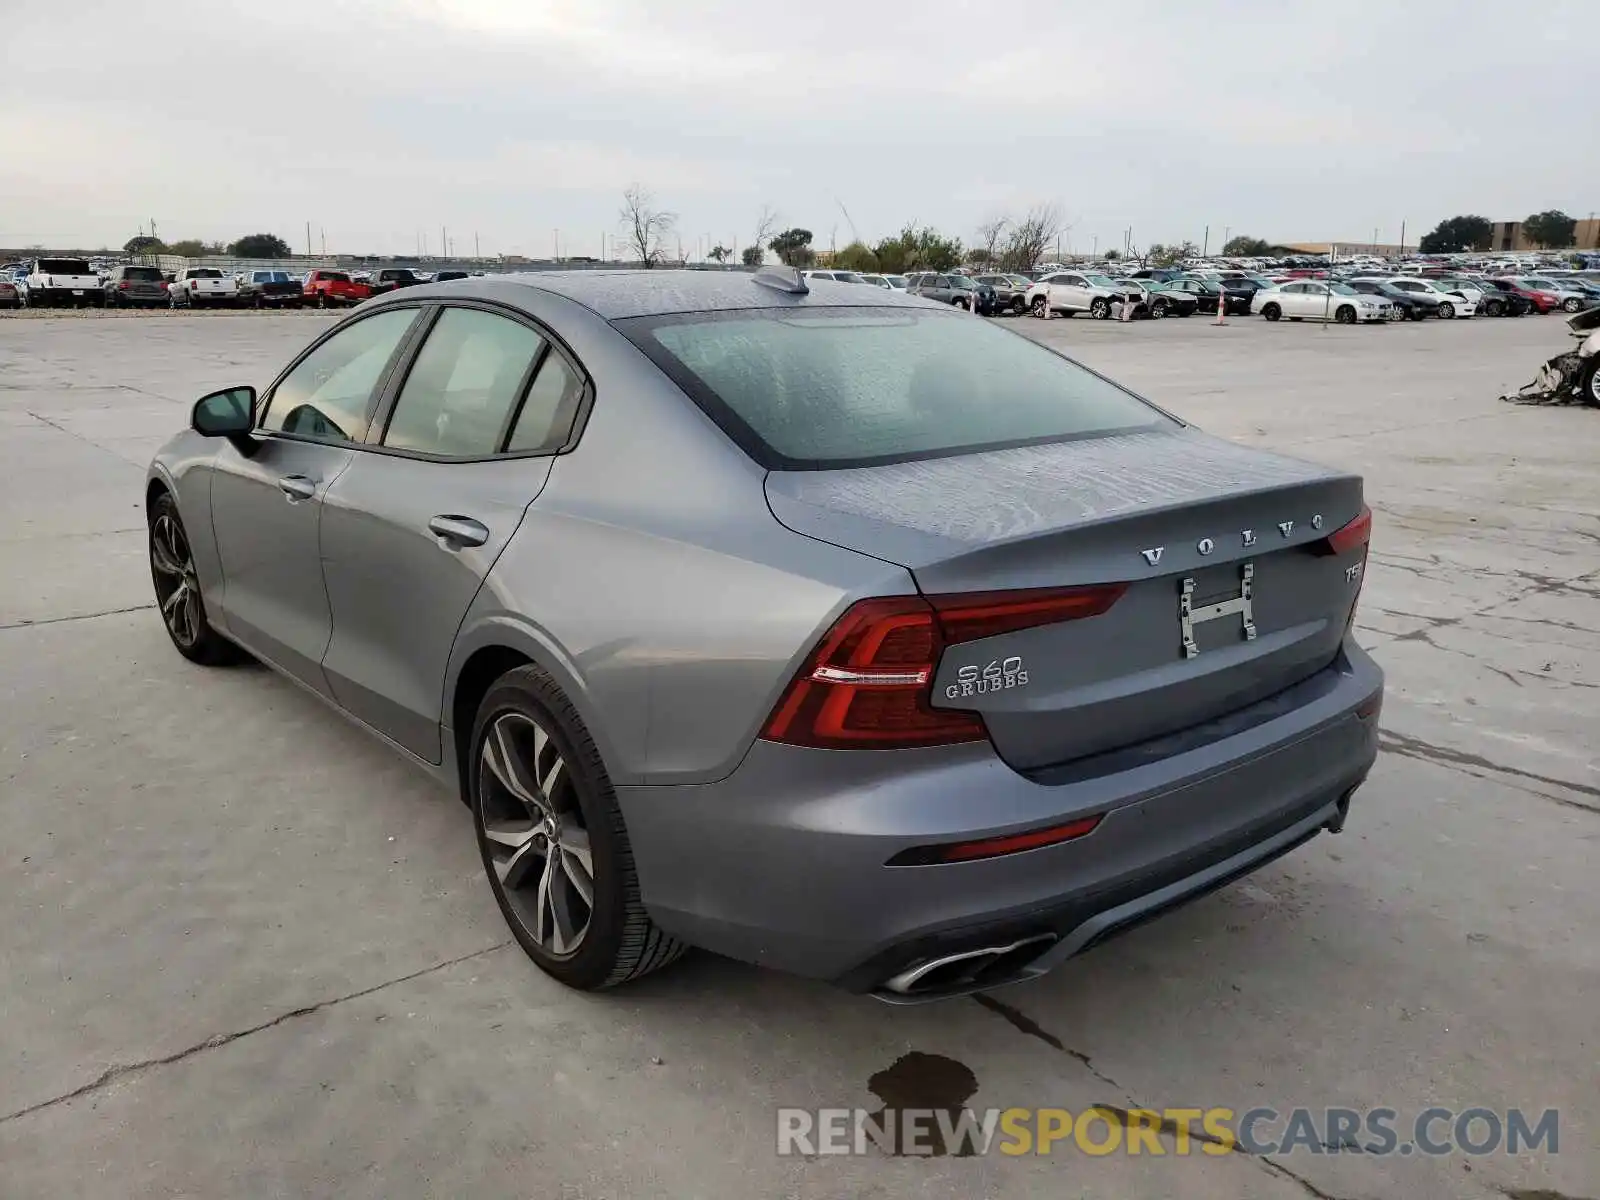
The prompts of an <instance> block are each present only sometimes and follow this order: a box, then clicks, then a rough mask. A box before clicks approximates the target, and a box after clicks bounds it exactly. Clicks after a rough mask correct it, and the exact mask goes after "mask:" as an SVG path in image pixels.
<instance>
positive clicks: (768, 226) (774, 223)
mask: <svg viewBox="0 0 1600 1200" xmlns="http://www.w3.org/2000/svg"><path fill="white" fill-rule="evenodd" d="M777 228H778V214H777V211H776V210H775V209H774V208H773V207H772V205H770V204H763V205H762V206H761V212H760V213H758V214H757V215H756V236H755V238H754V244H755V245H756V247H757V248H759V249H761V250H763V251H765V248H766V245H767V243H768V242H770V241H771V240H772V237H773V233H774V231H775V230H776V229H777ZM760 262H761V259H759V258H758V259H756V265H759V264H760ZM747 265H748V264H747Z"/></svg>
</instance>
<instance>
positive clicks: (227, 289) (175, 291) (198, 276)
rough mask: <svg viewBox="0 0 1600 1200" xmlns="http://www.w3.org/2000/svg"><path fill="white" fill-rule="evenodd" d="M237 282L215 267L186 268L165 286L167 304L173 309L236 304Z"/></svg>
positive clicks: (237, 297) (237, 298)
mask: <svg viewBox="0 0 1600 1200" xmlns="http://www.w3.org/2000/svg"><path fill="white" fill-rule="evenodd" d="M238 300H239V281H238V280H237V279H235V278H234V277H233V276H232V275H224V274H223V273H222V272H221V271H220V270H218V269H217V268H216V267H186V268H185V269H183V270H182V271H179V272H177V274H175V275H174V276H173V277H172V282H171V283H169V284H168V285H167V303H168V304H169V305H170V306H171V307H173V308H201V307H208V306H215V305H223V304H230V305H231V304H236V303H238Z"/></svg>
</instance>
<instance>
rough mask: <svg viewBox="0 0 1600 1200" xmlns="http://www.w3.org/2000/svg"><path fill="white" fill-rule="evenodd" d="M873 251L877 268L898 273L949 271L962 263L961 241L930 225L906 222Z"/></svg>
mask: <svg viewBox="0 0 1600 1200" xmlns="http://www.w3.org/2000/svg"><path fill="white" fill-rule="evenodd" d="M873 251H874V252H875V253H876V254H877V256H878V269H879V270H882V271H888V272H890V273H891V274H894V275H900V274H903V273H905V272H906V271H948V270H950V269H951V268H952V267H954V266H956V265H957V264H958V263H960V262H961V257H962V251H961V242H960V240H959V239H957V238H947V237H945V236H943V235H942V234H941V233H939V231H938V230H936V229H933V228H922V229H918V228H917V227H916V226H915V225H907V226H906V227H905V228H904V229H902V230H901V231H900V232H899V233H898V234H896V235H895V236H894V237H889V238H884V239H883V240H882V241H880V242H879V243H878V244H877V245H876V246H874V247H873Z"/></svg>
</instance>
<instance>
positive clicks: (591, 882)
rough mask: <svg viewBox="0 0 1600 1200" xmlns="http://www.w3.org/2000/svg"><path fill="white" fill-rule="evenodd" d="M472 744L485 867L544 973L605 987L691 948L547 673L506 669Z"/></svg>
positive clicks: (472, 783)
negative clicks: (655, 912)
mask: <svg viewBox="0 0 1600 1200" xmlns="http://www.w3.org/2000/svg"><path fill="white" fill-rule="evenodd" d="M470 745H471V753H470V757H469V758H468V760H467V770H466V778H467V781H468V782H467V786H468V790H469V797H468V799H469V802H470V805H471V808H472V821H473V827H474V829H475V831H476V833H477V837H478V850H479V854H480V856H481V857H482V859H483V866H484V871H485V873H486V874H487V876H488V879H489V886H490V888H491V890H492V891H493V892H494V898H495V902H496V903H497V904H499V906H500V912H501V914H502V915H503V916H504V917H505V919H506V924H507V925H508V926H509V927H510V928H511V932H512V934H513V935H514V936H515V937H516V939H517V942H518V944H519V945H520V946H521V947H522V949H523V950H524V952H526V954H527V955H528V957H529V958H531V959H533V961H534V964H535V965H536V966H538V968H539V969H540V970H542V971H543V972H544V973H545V974H547V975H549V976H550V977H551V978H553V979H556V980H558V981H560V982H561V983H564V984H566V985H567V986H568V987H572V988H578V989H581V990H583V991H595V990H599V989H602V988H609V987H615V986H616V985H617V984H620V983H626V982H628V981H629V980H632V979H637V978H638V977H639V976H641V975H646V974H648V973H649V972H651V971H654V970H656V969H657V968H659V967H664V966H666V965H667V964H668V963H670V962H672V961H673V960H674V959H676V958H678V957H679V956H680V955H682V954H683V952H684V951H685V950H686V949H688V947H687V945H686V944H685V943H683V942H680V941H678V940H677V939H676V938H673V937H671V936H670V935H668V934H667V933H665V932H663V931H662V930H661V929H659V928H658V927H657V926H656V925H655V923H654V922H653V921H651V919H650V915H649V913H647V912H646V911H645V907H644V902H643V901H642V900H641V899H640V896H639V876H638V873H637V871H636V870H635V868H634V862H633V849H632V846H631V844H630V843H629V841H628V831H627V828H626V827H625V825H624V824H623V820H622V812H621V810H620V809H619V808H618V807H617V800H616V792H615V790H614V789H613V788H612V786H611V780H610V777H609V776H607V774H606V769H605V764H604V763H603V762H602V761H601V759H600V752H599V750H598V749H597V748H596V747H595V744H594V740H593V739H592V738H591V737H590V736H589V731H588V730H587V729H586V728H585V727H584V724H583V721H582V719H581V718H580V717H579V716H578V712H577V710H576V709H575V708H573V706H572V704H571V702H570V701H568V699H567V698H566V696H565V695H564V694H563V693H562V691H561V689H560V687H558V686H557V684H556V682H555V680H554V679H552V678H551V677H550V675H549V674H548V673H547V672H545V671H544V670H543V669H542V668H539V667H536V666H526V667H518V668H517V669H516V670H514V671H508V672H507V673H506V674H504V675H502V676H501V677H500V678H499V679H498V680H497V681H496V682H495V684H494V685H493V686H492V687H491V688H490V689H489V692H488V694H487V695H486V696H485V697H484V698H483V703H482V704H480V705H479V706H478V714H477V717H476V719H475V720H474V721H473V725H472V740H471V743H470ZM486 747H488V752H487V753H486ZM507 776H509V777H510V781H511V782H514V783H515V785H516V788H517V790H515V791H514V790H513V787H512V786H511V785H510V782H508V780H507ZM517 838H521V839H522V842H521V843H520V844H519V843H518V842H516V841H515V840H512V839H517ZM541 851H542V852H541ZM585 859H587V862H585V861H584V860H585ZM519 867H520V868H521V869H520V870H519ZM585 877H586V878H585ZM585 888H587V891H588V893H589V894H588V897H587V898H585V897H584V895H583V893H584V891H585ZM580 921H581V922H582V924H581V927H580V925H579V922H580Z"/></svg>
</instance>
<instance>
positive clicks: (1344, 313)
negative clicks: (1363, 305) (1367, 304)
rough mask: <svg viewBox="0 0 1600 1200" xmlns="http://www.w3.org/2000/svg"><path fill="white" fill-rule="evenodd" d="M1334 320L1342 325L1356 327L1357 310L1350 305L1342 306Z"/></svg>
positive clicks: (1334, 315)
mask: <svg viewBox="0 0 1600 1200" xmlns="http://www.w3.org/2000/svg"><path fill="white" fill-rule="evenodd" d="M1333 319H1334V320H1335V321H1337V322H1338V323H1339V324H1341V325H1354V324H1355V323H1356V310H1355V309H1353V308H1351V307H1350V306H1349V305H1348V304H1341V305H1340V306H1339V310H1338V311H1337V312H1336V313H1334V314H1333Z"/></svg>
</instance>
